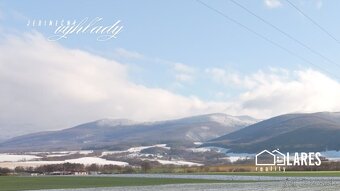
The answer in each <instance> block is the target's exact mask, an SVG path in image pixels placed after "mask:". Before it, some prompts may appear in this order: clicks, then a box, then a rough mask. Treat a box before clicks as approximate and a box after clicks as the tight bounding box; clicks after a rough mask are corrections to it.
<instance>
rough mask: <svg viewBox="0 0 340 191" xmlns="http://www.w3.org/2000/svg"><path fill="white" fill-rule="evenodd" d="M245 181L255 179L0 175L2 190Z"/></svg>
mask: <svg viewBox="0 0 340 191" xmlns="http://www.w3.org/2000/svg"><path fill="white" fill-rule="evenodd" d="M231 182H235V183H236V182H237V183H243V182H254V181H228V180H202V179H183V178H141V177H94V176H87V177H77V176H54V177H52V176H45V177H17V176H3V177H0V185H1V186H0V190H1V191H5V190H6V191H14V190H39V189H64V188H98V187H118V186H150V185H164V184H200V183H231Z"/></svg>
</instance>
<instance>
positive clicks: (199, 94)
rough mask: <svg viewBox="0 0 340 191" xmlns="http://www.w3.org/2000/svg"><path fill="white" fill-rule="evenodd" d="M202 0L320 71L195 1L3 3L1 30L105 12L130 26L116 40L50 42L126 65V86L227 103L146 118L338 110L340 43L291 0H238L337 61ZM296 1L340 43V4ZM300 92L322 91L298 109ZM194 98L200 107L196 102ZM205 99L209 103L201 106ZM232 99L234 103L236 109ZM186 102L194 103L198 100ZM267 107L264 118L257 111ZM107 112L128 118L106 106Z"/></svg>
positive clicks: (17, 32)
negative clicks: (212, 112)
mask: <svg viewBox="0 0 340 191" xmlns="http://www.w3.org/2000/svg"><path fill="white" fill-rule="evenodd" d="M202 2H204V3H206V4H208V5H209V6H211V7H213V8H215V9H218V10H219V11H220V12H222V13H223V14H225V15H227V16H229V17H231V18H233V19H235V20H237V21H238V22H240V23H242V24H243V25H245V26H247V27H249V28H251V29H252V30H254V31H256V32H257V33H260V34H261V35H263V36H265V37H266V38H268V39H270V40H272V41H274V42H275V43H277V44H279V45H281V46H283V47H285V48H286V49H289V50H290V51H292V52H294V53H295V54H296V55H299V56H300V57H303V58H304V59H307V60H309V61H310V62H312V63H313V64H314V65H317V67H315V66H313V65H310V64H308V63H306V62H304V61H303V60H301V59H299V58H297V57H295V56H292V55H290V54H288V53H287V52H285V51H283V50H281V49H280V48H278V47H276V46H273V45H272V44H270V43H268V42H266V41H264V40H263V39H261V38H259V37H258V36H256V35H254V34H253V33H250V32H249V31H247V30H245V29H244V28H242V27H240V26H238V25H236V24H235V23H232V22H230V21H229V20H227V19H225V18H224V17H223V16H221V15H219V14H217V13H216V12H215V11H213V10H211V9H209V8H207V7H206V6H204V5H202V4H201V3H199V2H198V1H196V0H187V1H176V0H174V1H155V0H154V1H151V0H144V1H131V0H124V1H118V0H117V1H108V0H107V1H104V0H99V1H89V0H85V1H84V0H82V1H80V0H75V1H66V0H61V1H55V2H51V1H49V2H47V1H42V0H29V1H25V2H22V1H10V0H7V1H4V0H1V1H0V30H1V34H2V37H3V38H4V39H6V38H8V39H9V38H10V37H8V35H10V34H11V35H14V36H17V37H18V38H21V37H23V36H25V35H26V34H37V33H39V34H41V35H43V37H45V38H47V37H48V36H50V35H51V34H53V28H32V27H27V26H26V23H27V20H29V19H31V20H32V19H47V20H49V19H52V20H61V19H65V20H67V19H71V20H73V19H76V20H81V19H83V18H85V17H88V18H95V17H102V18H103V24H112V23H114V22H115V21H117V20H121V22H122V25H123V26H124V28H123V30H122V32H121V33H120V34H119V35H118V38H117V39H112V40H108V41H105V42H101V41H97V40H96V37H95V36H94V35H90V34H87V35H73V36H70V37H69V38H67V39H61V40H59V41H57V42H53V43H57V44H58V45H60V46H62V47H63V48H65V49H67V50H74V49H77V50H81V51H83V52H87V53H89V54H91V55H93V56H100V57H103V58H105V59H108V60H113V61H116V62H118V63H120V64H121V65H122V66H124V67H126V68H127V74H126V75H127V77H126V78H127V81H128V82H129V83H133V84H135V85H138V86H143V87H145V88H149V89H160V90H164V91H167V92H170V93H171V94H174V95H176V96H182V97H183V98H185V99H190V100H192V99H197V100H199V103H200V104H202V105H203V106H202V108H215V106H212V105H211V104H212V103H213V104H219V105H223V104H226V105H225V106H223V107H222V108H224V109H219V107H216V108H215V109H208V110H206V111H205V110H203V109H202V110H199V111H198V110H197V112H196V110H195V109H193V110H195V112H191V109H189V110H190V112H189V111H188V112H183V113H179V114H178V115H177V114H173V113H170V114H169V115H167V114H164V115H161V116H156V115H153V114H150V116H147V117H146V118H147V119H163V118H167V116H169V117H170V118H171V117H178V116H185V115H190V114H198V113H204V112H210V111H214V112H225V113H231V114H235V115H237V114H249V115H253V116H255V117H259V118H265V117H269V116H273V115H277V114H282V113H287V112H295V111H296V112H314V111H323V110H327V111H334V110H338V109H339V108H340V103H339V104H338V103H334V104H333V102H332V101H333V100H334V99H335V98H334V99H333V97H334V96H336V95H338V93H339V92H338V91H336V92H332V91H333V90H334V89H336V90H337V87H338V81H339V79H340V75H338V73H339V72H340V66H339V65H340V56H339V54H338V51H339V50H340V44H339V43H337V42H336V41H335V40H334V39H332V38H330V37H329V36H328V35H327V34H325V33H324V32H323V31H321V30H320V29H319V28H318V27H317V26H315V24H313V23H311V22H310V21H309V20H308V19H306V18H305V17H304V16H303V15H301V14H300V13H299V12H298V11H297V10H295V9H294V8H293V7H292V6H290V5H289V4H288V2H287V1H285V0H254V1H246V0H240V1H237V2H238V3H240V4H242V5H243V6H244V7H247V8H248V9H249V10H251V11H252V12H254V13H255V14H257V15H258V16H260V17H262V18H263V19H265V20H267V21H268V22H270V23H272V24H273V25H275V26H277V27H278V28H280V29H281V30H283V31H285V32H286V33H287V34H289V35H291V36H293V37H294V38H296V39H298V40H299V41H301V42H303V43H304V44H306V45H307V46H309V47H311V48H312V49H313V50H315V51H317V52H318V53H319V54H322V55H324V56H325V57H327V58H328V59H330V60H332V61H333V62H334V63H336V64H334V63H330V62H328V61H326V60H325V59H324V58H322V57H320V56H318V55H316V54H315V53H312V52H311V51H310V50H308V49H306V48H304V47H302V46H301V45H299V44H297V43H296V42H294V41H292V40H291V39H289V38H287V37H286V36H284V35H282V34H281V33H279V32H278V31H276V30H275V29H273V28H271V27H270V26H268V25H266V24H264V23H263V22H261V21H259V20H258V19H257V18H255V17H254V16H253V15H250V14H249V13H247V12H245V11H244V10H243V9H241V8H240V7H238V6H236V5H235V4H234V3H232V2H231V1H222V0H213V1H204V0H202ZM291 2H292V3H294V4H295V5H296V6H297V7H299V8H300V9H301V10H302V11H303V12H304V13H306V14H307V15H308V16H310V17H311V18H313V19H314V20H315V21H316V22H317V23H319V24H320V25H322V27H324V28H325V29H326V30H327V31H328V32H329V33H331V34H332V35H334V36H335V37H336V38H339V39H340V24H339V23H338V22H337V19H336V18H339V17H340V15H339V14H340V12H339V11H338V7H339V4H340V2H339V1H336V0H329V1H322V0H291ZM23 38H26V37H23ZM34 39H37V40H36V41H37V42H40V41H41V39H40V38H39V37H37V38H36V37H34ZM2 43H3V44H4V47H6V46H10V45H11V46H14V45H13V44H11V43H5V42H2ZM42 43H44V42H42ZM51 44H52V42H51ZM18 51H23V52H24V51H25V50H18ZM50 59H51V60H52V59H53V58H50ZM337 63H339V65H337ZM320 68H321V69H320ZM324 70H327V71H329V73H327V72H325V71H324ZM113 73H114V71H113ZM332 75H333V76H332ZM314 76H315V78H314ZM271 85H272V86H271ZM312 87H315V88H316V89H313V88H312ZM319 87H330V88H328V89H326V90H325V92H326V93H325V94H322V95H321V94H320V95H319V94H318V93H319V92H318V89H317V88H319ZM15 88H17V87H15ZM15 88H14V89H15ZM104 89H105V88H104ZM262 89H263V90H262ZM292 89H293V90H296V91H295V92H294V93H293V94H292V95H290V93H288V92H292ZM260 90H261V91H262V93H263V92H268V93H266V94H263V95H262V94H261V95H260V92H257V91H260ZM301 92H308V95H310V94H313V92H317V93H316V94H317V95H318V96H317V97H313V96H311V98H310V99H305V100H306V103H304V104H302V105H299V104H296V103H300V102H301V100H300V99H297V98H296V97H297V96H299V95H300V94H301ZM288 94H289V95H288ZM324 95H332V97H331V98H329V99H328V98H325V99H328V100H330V101H329V102H327V103H324V102H323V101H320V99H322V98H323V96H324ZM7 96H8V95H7ZM280 96H281V97H280ZM281 99H282V100H284V101H289V102H291V106H289V107H286V106H284V104H283V105H282V104H281V103H279V104H277V103H276V102H275V100H281ZM316 100H317V101H316ZM307 101H308V102H307ZM103 103H105V102H103ZM193 103H196V102H195V100H194V101H193ZM206 103H209V104H210V105H209V104H208V105H205V104H206ZM273 103H275V104H273ZM310 103H318V104H316V105H310ZM233 104H236V105H237V106H230V105H233ZM332 105H335V106H334V107H333V106H332ZM229 106H230V107H229ZM338 106H339V107H338ZM122 107H131V108H135V107H137V106H122ZM200 107H201V106H200ZM188 108H196V105H195V106H192V107H191V106H188ZM255 110H256V111H255ZM262 111H264V112H263V113H264V114H259V113H261V112H262ZM103 113H105V112H103ZM105 115H106V116H110V117H129V116H125V115H123V114H122V115H119V114H116V113H113V114H111V113H110V112H108V113H105ZM136 116H137V114H136ZM95 117H98V116H91V117H85V118H79V119H78V120H76V121H71V122H69V123H67V125H68V124H74V123H78V122H80V121H81V120H84V119H86V120H88V119H94V118H95ZM136 118H138V119H140V118H142V117H136ZM23 121H25V120H23ZM32 124H34V123H33V122H32ZM62 125H64V124H62Z"/></svg>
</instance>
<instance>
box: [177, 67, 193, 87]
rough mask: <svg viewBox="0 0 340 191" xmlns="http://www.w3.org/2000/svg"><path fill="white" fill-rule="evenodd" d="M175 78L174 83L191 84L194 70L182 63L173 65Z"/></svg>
mask: <svg viewBox="0 0 340 191" xmlns="http://www.w3.org/2000/svg"><path fill="white" fill-rule="evenodd" d="M174 71H175V78H176V81H177V82H179V83H181V82H192V81H193V80H194V73H195V69H194V68H192V67H190V66H187V65H185V64H182V63H175V64H174Z"/></svg>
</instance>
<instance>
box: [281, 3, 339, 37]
mask: <svg viewBox="0 0 340 191" xmlns="http://www.w3.org/2000/svg"><path fill="white" fill-rule="evenodd" d="M286 1H287V2H288V3H289V4H290V6H292V7H293V8H294V9H296V10H297V11H298V12H299V13H301V14H302V15H303V16H304V17H306V18H307V19H308V20H309V21H310V22H312V23H313V24H314V25H315V26H317V27H318V28H319V29H320V30H321V31H323V32H324V33H325V34H327V35H328V36H329V37H330V38H332V39H333V40H335V41H336V42H337V43H340V41H339V40H338V39H337V38H335V37H334V36H333V35H332V34H331V33H330V32H328V31H327V30H326V29H325V28H324V27H322V26H321V25H320V24H318V23H317V22H316V21H315V20H314V19H312V18H311V17H309V16H308V15H307V14H306V13H304V12H303V11H302V10H301V9H299V8H298V7H297V6H296V5H294V4H293V3H292V2H291V1H289V0H286Z"/></svg>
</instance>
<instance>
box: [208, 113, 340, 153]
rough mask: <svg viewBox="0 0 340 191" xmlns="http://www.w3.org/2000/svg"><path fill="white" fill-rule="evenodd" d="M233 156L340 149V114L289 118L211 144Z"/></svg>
mask: <svg viewBox="0 0 340 191" xmlns="http://www.w3.org/2000/svg"><path fill="white" fill-rule="evenodd" d="M205 145H210V146H219V147H224V148H228V149H230V152H247V153H257V152H259V151H261V150H263V149H269V150H272V149H277V148H279V149H280V150H281V151H305V152H307V151H324V150H339V149H340V113H330V112H323V113H311V114H287V115H281V116H277V117H274V118H270V119H268V120H264V121H261V122H259V123H255V124H253V125H250V126H248V127H245V128H243V129H241V130H238V131H235V132H232V133H230V134H227V135H224V136H222V137H219V138H216V139H213V140H210V141H208V142H207V143H206V144H205Z"/></svg>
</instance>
